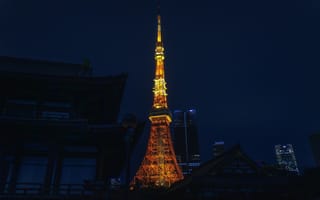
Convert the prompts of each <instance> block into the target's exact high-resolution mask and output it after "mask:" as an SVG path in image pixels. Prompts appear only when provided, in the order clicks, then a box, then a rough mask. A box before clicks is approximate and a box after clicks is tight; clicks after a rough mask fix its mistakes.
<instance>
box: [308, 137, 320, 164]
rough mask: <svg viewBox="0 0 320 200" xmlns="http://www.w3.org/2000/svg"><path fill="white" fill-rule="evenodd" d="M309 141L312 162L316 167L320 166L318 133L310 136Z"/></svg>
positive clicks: (319, 138)
mask: <svg viewBox="0 0 320 200" xmlns="http://www.w3.org/2000/svg"><path fill="white" fill-rule="evenodd" d="M309 141H310V144H311V150H312V153H313V157H314V161H315V162H316V165H317V166H320V133H314V134H312V135H310V137H309Z"/></svg>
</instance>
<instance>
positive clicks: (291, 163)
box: [274, 144, 299, 174]
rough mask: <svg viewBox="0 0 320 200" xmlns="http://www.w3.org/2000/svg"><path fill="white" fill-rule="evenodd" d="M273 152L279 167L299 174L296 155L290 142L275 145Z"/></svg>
mask: <svg viewBox="0 0 320 200" xmlns="http://www.w3.org/2000/svg"><path fill="white" fill-rule="evenodd" d="M274 148H275V153H276V158H277V163H278V165H279V166H280V167H281V168H284V169H286V170H287V171H290V172H293V173H297V174H299V169H298V165H297V160H296V156H295V154H294V150H293V147H292V145H291V144H286V145H281V144H278V145H275V147H274Z"/></svg>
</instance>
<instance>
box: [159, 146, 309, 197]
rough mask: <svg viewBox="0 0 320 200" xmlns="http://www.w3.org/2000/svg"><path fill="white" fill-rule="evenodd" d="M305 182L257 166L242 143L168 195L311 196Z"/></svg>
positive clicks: (174, 188)
mask: <svg viewBox="0 0 320 200" xmlns="http://www.w3.org/2000/svg"><path fill="white" fill-rule="evenodd" d="M302 183H303V179H300V177H299V176H292V175H291V174H290V173H288V172H287V171H286V170H279V169H278V168H276V167H270V166H260V165H258V164H257V163H256V162H255V161H254V160H252V159H251V158H250V157H249V156H248V155H246V153H244V151H243V150H242V148H241V147H240V145H235V146H233V147H232V148H230V149H228V150H226V151H225V152H224V153H223V154H221V155H219V156H217V157H215V158H214V159H211V160H209V161H207V162H205V163H203V164H202V165H201V166H200V167H199V168H197V169H195V170H194V171H193V172H192V174H191V175H190V176H188V177H186V178H185V179H184V180H182V181H180V182H178V183H176V184H174V185H173V186H172V187H171V188H170V192H169V193H168V194H167V196H165V198H167V199H168V198H171V199H177V198H179V199H193V200H195V199H208V200H209V199H211V200H212V199H214V200H220V199H224V200H227V199H228V200H229V199H230V200H235V199H243V200H256V199H265V200H267V199H279V200H280V199H281V200H283V199H286V200H289V199H290V200H292V199H308V198H307V197H308V194H307V193H304V189H303V188H302V187H301V184H302ZM297 188H298V189H297ZM310 194H311V193H310ZM165 198H163V199H165Z"/></svg>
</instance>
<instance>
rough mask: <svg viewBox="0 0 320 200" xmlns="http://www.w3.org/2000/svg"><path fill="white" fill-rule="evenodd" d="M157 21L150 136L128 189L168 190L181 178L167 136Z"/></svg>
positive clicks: (168, 134) (164, 85) (169, 137)
mask: <svg viewBox="0 0 320 200" xmlns="http://www.w3.org/2000/svg"><path fill="white" fill-rule="evenodd" d="M157 21H158V25H157V41H156V48H155V56H154V59H155V64H156V68H155V78H154V87H153V105H152V109H151V111H150V113H149V120H150V122H151V128H150V135H149V140H148V145H147V150H146V153H145V156H144V158H143V160H142V163H141V165H140V167H139V169H138V171H137V172H136V174H135V176H134V178H133V180H132V181H131V184H130V185H131V187H139V188H168V187H170V186H171V185H172V184H173V183H175V182H177V181H179V180H182V179H183V175H182V172H181V169H180V167H179V165H178V163H177V160H176V155H175V152H174V149H173V145H172V140H171V134H170V126H169V125H170V123H171V112H170V110H169V108H168V104H167V92H166V90H167V88H166V81H165V70H164V59H165V56H164V47H163V42H162V36H161V17H160V14H159V15H158V16H157Z"/></svg>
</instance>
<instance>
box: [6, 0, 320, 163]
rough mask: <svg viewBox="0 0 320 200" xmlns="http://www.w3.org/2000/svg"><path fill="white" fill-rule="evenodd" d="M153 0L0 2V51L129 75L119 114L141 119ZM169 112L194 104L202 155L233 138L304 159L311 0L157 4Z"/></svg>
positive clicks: (317, 122)
mask: <svg viewBox="0 0 320 200" xmlns="http://www.w3.org/2000/svg"><path fill="white" fill-rule="evenodd" d="M156 7H157V6H156V1H155V0H148V1H147V0H140V1H133V0H105V1H98V0H97V1H87V0H45V1H43V0H38V1H34V0H27V1H25V0H0V28H1V29H0V55H5V56H16V57H25V58H33V59H44V60H53V61H63V62H71V63H82V62H83V60H84V59H90V60H91V63H92V66H93V69H94V74H95V75H99V76H105V75H117V74H120V73H122V72H125V73H128V81H127V84H126V88H125V94H124V98H123V101H122V109H121V116H123V115H125V114H126V113H134V114H135V115H137V116H138V118H139V119H141V120H147V114H148V112H149V110H150V108H151V104H152V86H153V81H152V80H153V73H154V60H153V54H154V47H155V39H156V37H155V36H156V10H157V9H156ZM161 15H162V28H163V40H164V46H165V51H166V52H165V53H166V61H165V68H166V80H167V83H168V85H167V86H168V94H169V96H168V101H169V107H170V108H171V110H174V109H188V108H194V109H196V110H197V119H198V125H199V137H200V142H201V154H202V160H203V161H205V160H207V159H209V158H210V156H211V145H212V143H213V142H214V141H216V140H224V141H225V143H226V144H227V146H231V145H233V144H235V143H240V144H241V145H242V147H243V149H244V151H245V152H246V153H247V154H248V155H249V156H250V157H252V158H253V159H255V160H264V161H266V162H268V163H274V162H275V155H274V145H275V144H279V143H280V144H286V143H292V144H293V146H294V148H295V151H296V157H297V160H298V166H299V167H300V168H304V167H308V166H313V165H314V161H313V158H312V155H311V150H310V146H309V143H308V136H309V135H310V134H311V133H314V132H317V131H320V94H319V86H320V83H319V80H318V79H319V75H320V60H319V54H320V49H319V47H320V28H319V27H320V26H319V23H320V1H317V0H280V1H279V0H268V1H259V0H258V1H257V0H242V1H239V0H217V1H214V0H198V1H194V0H193V1H191V0H184V1H172V0H166V1H165V0H163V1H162V2H161Z"/></svg>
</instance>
